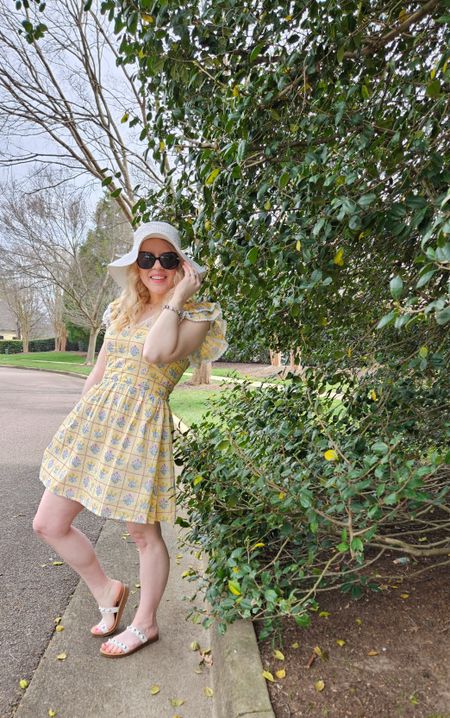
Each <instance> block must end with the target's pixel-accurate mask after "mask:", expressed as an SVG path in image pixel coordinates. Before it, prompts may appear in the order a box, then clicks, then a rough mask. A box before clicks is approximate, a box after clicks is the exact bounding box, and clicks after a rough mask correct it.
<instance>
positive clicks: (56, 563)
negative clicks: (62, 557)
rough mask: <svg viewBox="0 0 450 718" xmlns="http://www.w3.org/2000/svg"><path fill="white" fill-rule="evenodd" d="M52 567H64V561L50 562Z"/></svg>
mask: <svg viewBox="0 0 450 718" xmlns="http://www.w3.org/2000/svg"><path fill="white" fill-rule="evenodd" d="M52 566H64V561H52Z"/></svg>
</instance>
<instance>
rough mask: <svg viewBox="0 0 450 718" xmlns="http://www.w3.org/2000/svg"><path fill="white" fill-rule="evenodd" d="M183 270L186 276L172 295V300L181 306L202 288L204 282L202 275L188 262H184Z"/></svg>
mask: <svg viewBox="0 0 450 718" xmlns="http://www.w3.org/2000/svg"><path fill="white" fill-rule="evenodd" d="M183 271H184V277H183V279H182V280H181V281H180V282H178V284H177V285H176V287H175V289H174V292H173V296H172V302H174V303H177V304H179V305H180V308H182V307H183V304H184V303H185V302H186V301H187V300H188V299H189V298H190V297H192V295H193V294H195V292H197V291H198V290H199V289H200V285H201V283H202V280H201V279H200V275H199V274H198V272H196V271H195V269H194V268H193V267H192V266H191V265H190V264H189V263H188V262H183Z"/></svg>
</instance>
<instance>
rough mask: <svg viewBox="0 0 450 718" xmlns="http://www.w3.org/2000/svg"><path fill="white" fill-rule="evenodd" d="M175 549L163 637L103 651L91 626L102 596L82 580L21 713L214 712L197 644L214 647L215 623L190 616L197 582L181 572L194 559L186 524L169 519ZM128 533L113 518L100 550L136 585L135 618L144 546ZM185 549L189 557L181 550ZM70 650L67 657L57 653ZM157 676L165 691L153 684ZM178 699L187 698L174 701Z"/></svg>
mask: <svg viewBox="0 0 450 718" xmlns="http://www.w3.org/2000/svg"><path fill="white" fill-rule="evenodd" d="M162 528H163V535H164V539H165V541H166V544H167V548H168V550H169V553H170V556H171V571H170V576H169V582H168V584H167V588H166V591H165V594H164V596H163V599H162V602H161V605H160V608H159V611H158V623H159V627H160V640H159V641H158V642H157V643H154V644H151V645H149V646H147V647H145V648H143V649H142V650H141V651H138V652H137V653H135V654H133V655H132V656H128V657H126V658H119V659H116V660H111V659H108V658H104V657H103V656H101V655H100V653H99V649H100V644H101V642H102V639H101V638H95V637H92V636H91V635H90V633H89V627H90V626H91V625H93V624H94V623H95V622H96V621H97V620H98V617H99V614H98V611H97V609H96V606H95V603H94V601H93V599H92V597H91V595H90V594H89V592H88V590H87V588H86V586H85V585H84V583H82V582H80V583H79V584H78V586H77V588H76V590H75V592H74V594H73V596H72V598H71V600H70V602H69V605H68V607H67V609H66V611H65V613H64V615H63V617H62V620H61V622H60V625H61V626H64V630H63V631H61V632H55V633H54V635H53V637H52V639H51V641H50V643H49V645H48V647H47V650H46V652H45V654H44V656H43V657H42V659H41V661H40V664H39V666H38V668H37V670H36V672H35V674H34V676H33V679H32V681H31V682H30V685H29V687H28V688H27V690H26V692H25V694H24V697H23V699H22V701H21V703H20V704H19V706H18V709H17V711H16V713H15V716H16V718H41V717H42V718H45V717H48V715H49V709H51V710H53V711H55V713H56V716H57V718H110V716H123V718H125V717H126V718H144V716H145V718H166V716H167V718H173V716H179V717H180V718H212V716H213V702H214V698H213V697H208V696H207V695H205V693H204V689H205V688H212V687H213V682H212V675H211V669H210V668H208V667H207V666H203V667H201V668H200V667H199V661H200V659H201V655H200V654H199V652H198V651H193V650H192V649H191V647H190V644H191V643H192V642H193V641H198V643H199V644H200V646H201V648H202V649H205V648H209V631H206V630H205V629H204V628H202V626H201V625H198V624H197V625H196V624H193V623H192V622H191V621H187V620H185V617H186V615H187V614H188V612H189V602H188V601H186V600H183V595H184V594H188V593H189V592H190V591H189V589H190V585H189V584H188V583H187V582H186V580H185V579H182V578H181V574H182V573H183V571H185V570H187V569H188V568H189V565H194V563H195V561H196V559H195V558H193V557H192V556H187V555H185V556H183V557H181V552H180V551H179V549H178V547H177V535H178V533H179V531H180V528H179V527H174V528H172V527H171V526H170V525H166V524H162ZM123 536H124V526H123V525H121V523H120V522H114V521H107V522H106V524H105V526H104V528H103V530H102V532H101V534H100V537H99V540H98V542H97V551H98V554H99V556H100V558H101V560H102V562H103V563H104V565H105V568H106V570H107V571H110V572H111V574H112V575H114V576H116V577H117V578H120V579H122V580H124V581H126V582H127V583H128V584H129V586H130V589H131V593H130V598H129V600H128V603H127V606H126V609H125V612H124V615H123V617H122V621H121V624H122V625H123V626H124V627H125V626H126V625H127V624H128V623H131V620H132V617H133V614H134V610H135V606H136V605H137V603H138V596H139V589H138V588H137V587H136V583H138V581H139V579H138V554H137V549H136V547H135V545H134V543H133V541H132V540H131V539H130V538H129V537H125V539H124V538H123ZM177 556H179V557H181V558H176V557H177ZM61 653H66V654H67V658H66V659H65V660H58V658H57V656H58V655H59V654H61ZM154 684H157V685H159V687H160V690H159V693H157V694H156V695H152V694H151V691H150V688H151V686H152V685H154ZM170 699H181V700H183V701H184V703H182V705H180V706H173V705H172V704H171V703H170Z"/></svg>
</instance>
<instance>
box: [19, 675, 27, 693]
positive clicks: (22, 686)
mask: <svg viewBox="0 0 450 718" xmlns="http://www.w3.org/2000/svg"><path fill="white" fill-rule="evenodd" d="M19 686H20V687H21V688H23V690H25V688H28V681H27V680H26V678H21V680H20V681H19Z"/></svg>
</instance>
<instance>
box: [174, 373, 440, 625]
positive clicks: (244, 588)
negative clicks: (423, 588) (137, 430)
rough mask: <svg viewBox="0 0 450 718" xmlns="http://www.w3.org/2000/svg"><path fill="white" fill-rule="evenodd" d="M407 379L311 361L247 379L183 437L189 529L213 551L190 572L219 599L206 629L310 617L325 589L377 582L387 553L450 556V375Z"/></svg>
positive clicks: (355, 589)
mask: <svg viewBox="0 0 450 718" xmlns="http://www.w3.org/2000/svg"><path fill="white" fill-rule="evenodd" d="M394 379H395V376H394V375H393V373H392V372H390V371H385V370H379V371H377V372H375V373H373V374H372V375H371V376H366V377H365V379H363V378H361V377H357V376H351V375H349V374H342V373H335V374H332V373H329V374H324V373H322V372H319V371H316V370H313V369H309V370H307V371H306V372H305V377H304V379H301V378H300V377H298V376H295V377H291V378H290V379H289V380H288V381H287V382H285V383H282V384H280V385H277V386H270V387H265V388H261V389H255V388H254V387H253V388H252V387H250V386H248V385H244V386H237V387H235V388H234V389H233V390H232V391H231V392H227V393H226V394H224V395H223V396H221V397H219V398H218V399H217V400H216V401H215V403H214V407H213V408H212V409H211V411H210V413H209V414H208V415H207V416H206V418H205V419H204V420H203V421H202V422H201V423H200V424H199V425H198V426H195V427H193V429H192V431H190V432H188V434H186V435H185V436H184V437H182V438H180V439H179V441H178V444H177V446H178V451H177V459H178V461H179V462H180V463H183V464H184V471H183V473H182V475H181V478H180V480H179V486H178V501H179V503H180V504H181V505H183V507H184V509H185V510H186V513H187V520H184V519H179V523H181V524H182V525H186V526H187V527H188V531H187V536H186V541H187V543H188V544H194V545H197V547H198V548H199V549H201V550H204V551H205V552H207V555H208V563H207V568H206V570H205V572H204V574H203V573H202V572H201V571H199V572H196V571H194V569H192V570H191V572H190V580H196V581H198V588H202V590H204V591H206V597H207V598H208V599H209V602H210V606H211V614H210V615H209V616H205V618H204V622H205V624H206V625H208V624H209V622H210V621H211V620H212V619H216V620H217V621H218V622H219V627H220V629H221V630H224V629H225V627H226V624H227V623H228V622H231V621H233V620H235V619H236V618H238V617H243V618H252V619H254V620H263V621H264V623H265V628H264V632H265V633H269V632H270V631H271V630H272V629H273V628H274V627H275V626H276V624H277V619H278V618H279V617H280V616H283V615H292V616H294V617H295V620H296V621H297V622H298V623H299V624H300V625H306V624H307V623H308V613H307V609H308V608H309V607H311V606H315V605H317V603H316V598H317V597H319V601H320V592H321V591H323V590H330V589H331V588H333V587H334V588H341V589H342V590H343V591H349V592H350V593H351V595H352V596H355V597H357V596H359V595H360V594H361V591H362V590H363V589H364V588H365V587H371V588H374V589H377V587H378V585H379V583H380V580H377V578H376V574H377V565H376V559H377V558H379V557H381V556H382V555H383V553H384V552H385V551H386V550H387V549H389V550H391V551H394V552H398V555H410V556H414V557H422V556H435V557H438V556H447V554H448V551H449V546H448V539H447V538H446V531H447V532H448V526H449V523H450V521H449V513H450V499H449V493H448V492H449V488H450V487H449V483H448V480H449V467H448V464H449V463H450V454H446V448H445V447H446V446H447V443H446V436H445V431H444V430H443V428H442V425H443V422H442V416H441V412H442V411H443V410H444V407H443V405H442V396H443V395H444V393H445V391H446V390H447V391H448V388H449V387H448V379H447V378H446V375H445V373H444V372H442V371H439V370H437V371H435V372H433V373H432V375H430V377H429V378H428V379H427V380H423V379H417V377H414V375H412V376H409V377H403V378H401V379H400V380H397V381H395V380H394ZM418 406H422V407H423V412H420V411H418V410H417V407H418ZM424 416H425V417H427V419H426V420H425V421H424ZM430 416H434V419H435V420H434V421H433V422H432V423H431V424H429V423H428V420H429V417H430ZM447 440H448V437H447ZM447 450H448V449H447ZM447 536H448V533H447ZM447 561H448V559H447ZM194 610H195V611H198V612H199V614H200V615H201V612H202V609H201V608H200V607H199V606H197V607H196V608H195V609H194Z"/></svg>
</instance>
